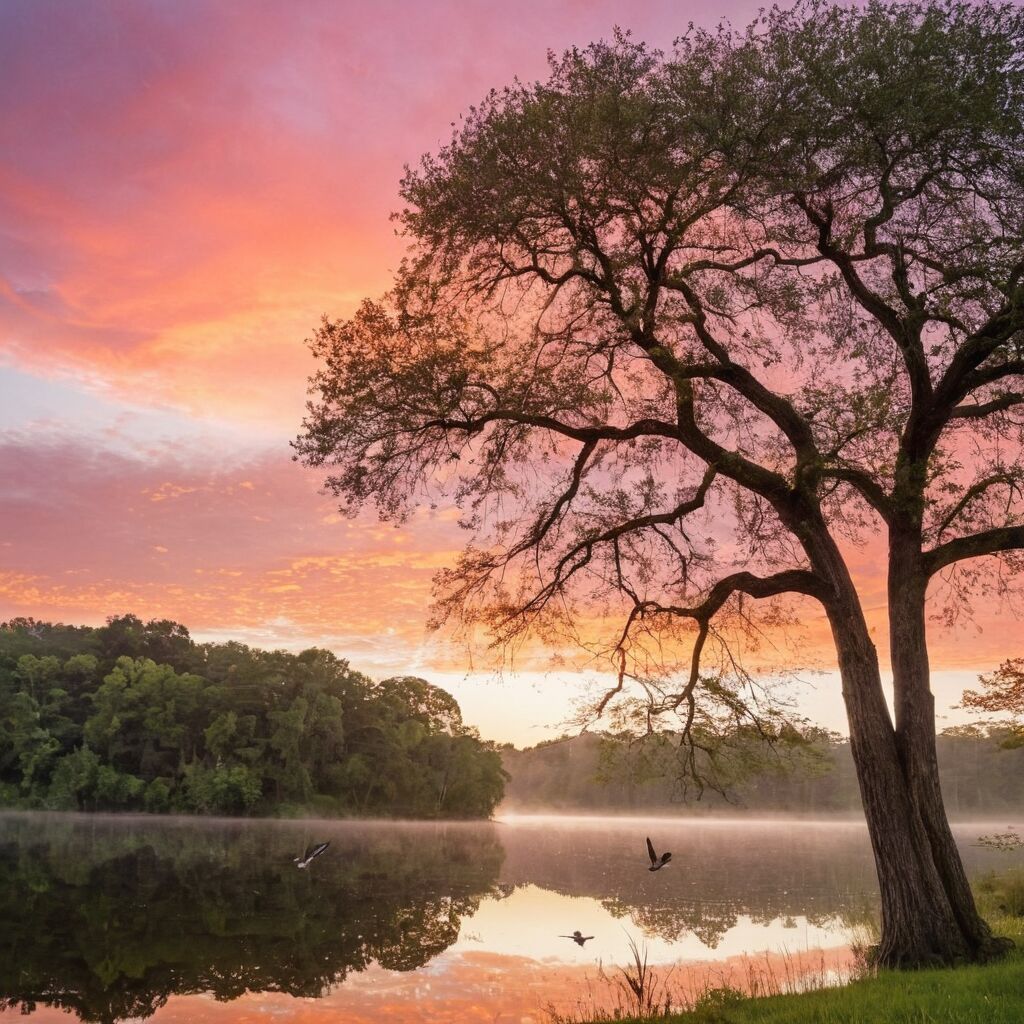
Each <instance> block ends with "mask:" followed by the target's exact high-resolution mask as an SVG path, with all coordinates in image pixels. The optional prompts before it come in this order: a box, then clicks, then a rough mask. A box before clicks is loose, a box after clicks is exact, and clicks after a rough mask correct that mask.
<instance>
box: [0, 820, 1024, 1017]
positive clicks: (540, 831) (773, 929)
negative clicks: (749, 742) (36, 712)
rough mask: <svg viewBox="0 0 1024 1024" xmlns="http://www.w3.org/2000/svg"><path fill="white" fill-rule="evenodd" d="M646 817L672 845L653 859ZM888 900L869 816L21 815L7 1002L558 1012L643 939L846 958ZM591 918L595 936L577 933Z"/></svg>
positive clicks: (3, 918) (12, 1010)
mask: <svg viewBox="0 0 1024 1024" xmlns="http://www.w3.org/2000/svg"><path fill="white" fill-rule="evenodd" d="M1006 824H1007V823H1006V822H998V823H995V825H988V826H985V825H972V826H958V828H957V833H958V836H959V838H960V840H961V847H962V850H963V852H964V856H965V859H966V861H967V864H968V870H969V872H970V873H971V874H972V875H977V874H978V873H981V872H984V871H986V870H990V869H993V868H996V869H999V868H1004V867H1006V866H1008V865H1009V864H1010V863H1013V862H1014V858H1012V857H1009V856H1008V855H1006V854H999V853H993V852H990V851H986V850H984V849H982V848H979V847H977V846H975V845H973V843H974V841H975V839H976V837H977V836H978V834H979V833H980V832H984V831H992V830H993V829H994V828H995V829H997V830H1001V829H1003V828H1004V827H1005V825H1006ZM648 833H650V834H651V835H652V836H653V837H654V840H655V845H656V846H658V847H659V849H662V848H663V849H669V850H671V851H672V852H673V860H672V862H671V864H669V865H668V867H666V868H665V869H664V870H662V871H660V872H657V873H654V874H652V873H651V872H649V871H647V869H646V867H647V864H646V852H645V849H644V837H645V835H646V834H648ZM322 840H330V842H331V846H330V849H329V850H328V851H327V853H326V854H325V855H324V856H323V857H321V858H320V859H319V860H317V861H315V862H314V864H313V865H312V866H311V868H310V869H309V870H308V871H299V870H297V869H296V868H295V866H294V865H293V863H292V858H293V857H294V856H296V855H297V854H298V853H300V852H301V851H302V849H303V848H304V846H305V845H306V844H307V843H311V842H315V841H322ZM1017 860H1018V861H1019V858H1017ZM875 904H876V892H875V882H874V875H873V869H872V864H871V857H870V852H869V849H868V846H867V838H866V834H865V832H864V829H863V827H862V826H860V825H856V824H840V823H820V824H819V823H809V822H795V821H766V822H753V821H715V820H712V821H694V820H680V819H669V820H666V819H645V820H642V821H637V820H630V819H594V818H590V819H580V818H577V819H572V818H508V819H504V820H502V821H498V822H492V823H485V824H401V823H388V824H385V823H366V822H267V821H246V822H238V821H230V822H226V821H209V820H196V819H154V818H102V817H85V816H63V815H60V816H46V815H22V814H7V815H0V922H2V925H0V1017H7V1016H10V1017H11V1018H14V1017H18V1018H19V1019H20V1017H21V1015H22V1014H23V1013H25V1012H26V1011H27V1012H29V1014H30V1015H32V1016H33V1017H34V1018H35V1019H36V1020H37V1021H46V1020H62V1021H64V1020H74V1019H75V1018H76V1017H77V1018H79V1019H81V1020H84V1021H111V1022H112V1021H123V1020H129V1019H131V1020H141V1019H147V1018H149V1019H153V1020H154V1021H159V1022H165V1024H168V1022H172V1021H181V1022H186V1021H204V1022H205V1021H209V1022H214V1021H216V1022H221V1021H223V1022H231V1024H238V1022H243V1021H256V1020H261V1021H265V1020H267V1019H268V1017H270V1018H273V1019H275V1020H282V1021H288V1022H295V1021H302V1022H314V1021H328V1020H331V1021H338V1020H344V1021H347V1022H363V1021H366V1022H369V1021H380V1022H384V1021H391V1022H398V1021H450V1022H455V1024H458V1022H463V1021H488V1022H493V1021H501V1022H513V1021H514V1022H518V1024H522V1022H529V1021H538V1022H539V1021H543V1020H545V1019H546V1013H545V1012H544V1010H545V1007H547V1006H549V1005H556V1006H559V1007H562V1008H566V1007H571V1006H573V1005H577V1004H584V1005H586V1004H587V1003H588V1001H592V1000H597V1001H600V1000H602V999H603V998H605V995H606V994H607V993H606V992H605V989H607V988H608V983H607V982H605V981H602V977H601V975H602V968H603V971H604V973H605V974H608V973H610V971H611V965H613V964H616V963H620V964H621V963H624V962H626V960H627V958H628V940H629V938H630V937H632V938H634V939H635V940H636V941H637V942H638V943H640V944H641V945H643V946H645V947H646V949H647V953H648V957H649V960H650V961H651V962H653V963H655V964H658V965H660V967H661V969H662V970H663V971H667V970H668V969H669V967H668V965H670V964H671V965H675V966H674V967H673V968H672V970H674V971H675V972H680V973H677V974H676V977H677V978H678V977H682V976H683V975H684V974H685V972H687V971H690V972H691V973H693V972H697V971H698V970H699V971H700V972H703V976H704V977H708V976H714V975H715V972H716V971H718V972H722V973H721V976H722V977H725V973H724V972H726V971H727V970H729V969H732V967H733V966H735V965H736V964H737V963H742V962H745V961H744V960H743V958H744V957H745V956H746V957H760V958H762V959H764V958H765V957H766V956H767V959H769V960H770V959H771V955H772V954H788V955H789V956H790V957H792V956H793V955H794V954H795V955H801V954H806V953H807V952H808V951H811V950H814V951H817V950H823V951H824V952H823V953H821V954H819V953H815V954H814V957H815V958H817V961H816V962H818V963H819V964H824V965H826V966H828V965H835V964H840V963H842V962H844V960H845V957H846V956H847V952H846V950H847V946H848V943H849V941H850V939H851V936H852V935H853V934H854V931H855V929H857V928H858V926H860V925H862V924H863V922H864V921H865V920H866V919H868V918H870V916H871V915H872V914H873V912H874V909H875ZM577 928H578V929H580V930H581V931H582V932H583V934H584V935H593V936H594V938H593V940H592V941H590V942H588V943H587V944H586V946H584V947H583V948H580V947H578V946H577V945H575V944H574V943H573V942H572V941H571V940H569V939H565V938H560V937H559V936H560V934H565V933H569V932H572V931H574V930H575V929H577ZM694 976H695V975H694Z"/></svg>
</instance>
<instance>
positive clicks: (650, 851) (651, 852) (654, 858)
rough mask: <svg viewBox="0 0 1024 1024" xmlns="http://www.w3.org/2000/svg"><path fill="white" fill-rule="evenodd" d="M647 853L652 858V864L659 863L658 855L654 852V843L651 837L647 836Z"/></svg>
mask: <svg viewBox="0 0 1024 1024" xmlns="http://www.w3.org/2000/svg"><path fill="white" fill-rule="evenodd" d="M647 854H648V856H649V857H650V858H651V863H652V864H657V863H658V855H657V854H656V853H655V852H654V843H652V842H651V837H650V836H648V837H647Z"/></svg>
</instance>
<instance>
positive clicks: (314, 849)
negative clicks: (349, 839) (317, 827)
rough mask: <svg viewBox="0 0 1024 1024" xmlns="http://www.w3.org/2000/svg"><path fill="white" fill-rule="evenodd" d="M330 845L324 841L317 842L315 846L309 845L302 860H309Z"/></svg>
mask: <svg viewBox="0 0 1024 1024" xmlns="http://www.w3.org/2000/svg"><path fill="white" fill-rule="evenodd" d="M330 845H331V844H330V842H326V843H317V844H316V846H311V847H310V848H309V849H308V850H306V856H305V857H304V858H303V860H307V861H310V860H312V859H313V858H314V857H319V856H320V854H321V853H323V852H324V850H326V849H327V847H328V846H330Z"/></svg>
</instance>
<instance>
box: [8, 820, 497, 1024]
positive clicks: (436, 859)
mask: <svg viewBox="0 0 1024 1024" xmlns="http://www.w3.org/2000/svg"><path fill="white" fill-rule="evenodd" d="M321 837H322V838H329V839H330V840H331V850H330V851H329V853H330V855H329V856H324V857H322V858H320V859H319V860H318V861H317V862H316V864H315V866H314V868H312V869H310V870H308V871H298V870H297V869H296V868H295V866H294V864H293V863H292V860H291V858H292V857H294V856H295V855H296V853H299V852H301V850H302V847H303V846H304V844H305V842H306V841H307V839H308V838H309V837H308V836H307V835H306V833H305V832H304V829H303V826H302V825H299V824H297V823H296V824H284V823H266V824H255V823H248V824H240V823H208V824H195V823H189V824H187V825H185V824H178V823H174V822H167V823H154V822H151V821H147V822H142V823H140V822H126V821H123V820H122V821H119V822H117V823H111V822H109V821H95V820H88V821H86V820H81V819H74V820H71V821H68V820H66V819H65V820H50V821H40V820H39V819H30V818H27V817H5V818H4V819H2V821H0V920H2V921H3V922H4V926H3V929H2V932H0V1007H2V1008H14V1007H19V1008H21V1009H22V1010H23V1011H24V1012H30V1011H31V1010H32V1009H34V1008H35V1006H36V1004H37V1003H41V1004H46V1005H50V1006H56V1007H60V1008H62V1009H67V1010H71V1011H74V1012H75V1013H76V1014H77V1015H78V1017H79V1018H80V1019H82V1020H84V1021H96V1022H113V1021H118V1020H122V1019H124V1018H128V1017H147V1016H149V1015H151V1014H152V1013H154V1012H155V1011H156V1010H157V1009H158V1008H159V1007H160V1006H162V1005H163V1004H164V1003H165V1002H166V1000H167V998H168V997H169V996H171V995H174V994H183V993H194V992H210V993H212V994H213V995H214V996H215V997H216V998H217V999H220V1000H229V999H234V998H236V997H237V996H239V995H241V994H242V993H244V992H245V991H247V990H252V991H261V992H284V993H288V994H290V995H294V996H318V995H322V994H323V993H324V992H325V990H326V989H327V988H329V987H330V986H332V985H335V984H338V983H339V982H341V981H342V980H343V979H344V978H345V977H346V975H348V974H349V972H351V971H361V970H363V969H364V968H365V967H367V966H368V965H369V964H371V963H373V962H376V963H379V964H380V965H381V966H383V967H386V968H389V969H391V970H398V971H409V970H413V969H415V968H417V967H421V966H422V965H423V964H425V963H426V962H427V961H428V960H430V959H431V958H432V957H434V956H436V955H437V954H438V953H440V952H442V951H443V950H445V949H446V948H447V947H448V946H449V945H451V944H452V942H454V941H455V939H456V938H457V937H458V932H459V922H460V920H461V919H462V918H463V917H464V916H466V915H468V914H471V913H473V912H474V911H475V910H476V908H477V907H478V905H479V902H480V899H481V897H482V896H484V895H486V894H493V895H495V896H497V897H500V895H501V894H500V892H499V891H498V890H497V879H498V872H499V870H500V867H501V861H502V848H501V845H500V843H499V842H498V841H497V839H496V837H495V836H494V834H493V830H491V829H490V828H489V827H486V826H485V827H477V828H468V827H463V826H458V825H454V826H444V825H410V826H407V827H403V826H390V827H386V826H384V827H381V826H374V825H369V826H366V825H362V824H360V825H359V826H358V827H346V826H344V825H339V824H337V823H330V824H329V825H327V824H325V825H324V826H323V828H322V829H321V830H320V831H319V832H317V836H316V838H321Z"/></svg>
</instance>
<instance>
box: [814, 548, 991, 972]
mask: <svg viewBox="0 0 1024 1024" xmlns="http://www.w3.org/2000/svg"><path fill="white" fill-rule="evenodd" d="M805 548H806V550H807V551H808V555H809V556H810V558H811V561H812V563H813V564H814V565H815V568H816V570H817V571H818V572H819V573H820V574H821V575H822V576H824V577H825V578H826V579H827V580H828V582H829V584H830V589H831V591H832V596H831V597H830V598H829V599H828V600H827V601H826V602H825V610H826V614H827V616H828V620H829V625H830V626H831V628H832V636H833V639H834V641H835V645H836V653H837V655H838V660H839V672H840V677H841V679H842V690H843V700H844V702H845V705H846V714H847V720H848V722H849V726H850V749H851V753H852V754H853V761H854V765H855V768H856V772H857V782H858V785H859V787H860V793H861V800H862V803H863V805H864V817H865V820H866V822H867V827H868V835H869V838H870V840H871V848H872V851H873V853H874V857H875V869H876V872H877V875H878V886H879V891H880V895H881V904H882V929H881V936H880V940H879V943H878V946H877V947H876V948H875V950H874V951H873V960H874V962H875V963H877V964H878V965H879V966H883V967H896V968H905V967H922V966H929V965H937V964H952V963H957V962H960V961H963V960H965V959H970V958H972V956H973V955H974V945H973V944H972V942H971V941H970V940H969V939H968V937H967V935H966V934H965V930H964V928H963V926H962V924H961V921H960V920H959V919H958V916H957V914H956V913H955V912H954V908H953V904H952V901H951V899H950V897H949V894H948V893H947V890H946V887H945V884H944V882H943V878H942V875H941V874H940V871H939V869H938V867H937V864H936V861H935V857H934V854H933V850H932V844H931V840H930V837H929V833H928V830H927V829H926V827H925V823H924V821H923V818H922V815H921V814H920V813H919V810H918V807H917V802H916V798H915V795H914V791H913V789H912V787H911V785H910V784H909V781H908V777H907V774H906V771H905V767H904V764H903V762H902V760H901V758H900V753H899V748H898V746H897V740H896V731H895V729H894V728H893V721H892V717H891V716H890V714H889V708H888V706H887V705H886V702H885V693H884V691H883V689H882V678H881V673H880V671H879V667H878V653H877V651H876V650H875V645H874V643H873V642H872V640H871V636H870V633H869V632H868V627H867V622H866V620H865V618H864V613H863V609H862V608H861V604H860V599H859V597H858V595H857V591H856V588H855V587H854V585H853V581H852V579H851V578H850V575H849V571H848V569H847V567H846V565H845V563H844V561H843V559H842V555H841V553H840V552H839V549H838V547H837V546H836V545H835V542H834V541H833V540H832V538H831V537H830V536H828V535H827V532H826V531H817V530H813V528H811V530H809V531H805ZM933 746H934V743H933ZM946 828H947V831H948V825H947V826H946ZM950 839H952V837H950ZM955 849H956V848H955V846H954V847H953V851H954V853H955ZM961 870H962V869H961ZM965 884H966V883H965ZM972 906H973V905H972ZM975 916H976V912H975ZM965 919H966V918H965ZM982 924H983V922H982Z"/></svg>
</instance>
